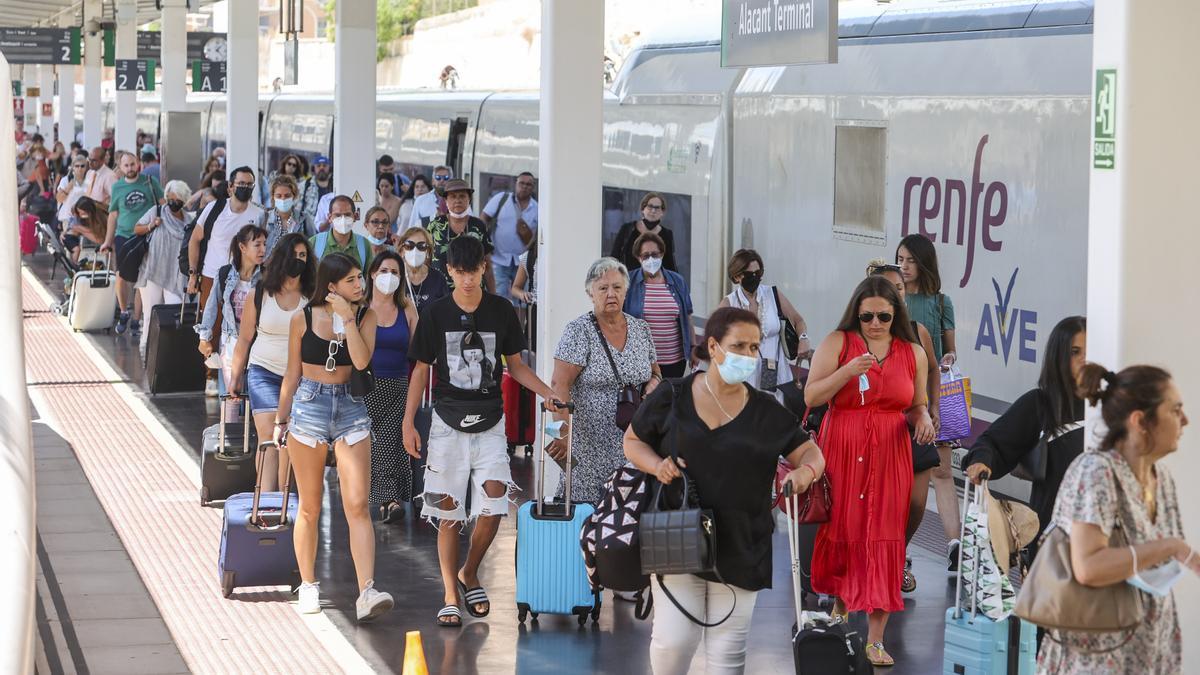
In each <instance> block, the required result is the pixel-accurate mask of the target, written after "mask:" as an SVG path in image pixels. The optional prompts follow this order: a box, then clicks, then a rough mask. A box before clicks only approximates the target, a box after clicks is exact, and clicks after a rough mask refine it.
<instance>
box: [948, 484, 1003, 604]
mask: <svg viewBox="0 0 1200 675" xmlns="http://www.w3.org/2000/svg"><path fill="white" fill-rule="evenodd" d="M966 492H967V494H968V496H967V507H966V510H965V512H964V513H963V531H962V543H961V546H962V549H961V550H962V564H961V565H960V566H959V574H961V575H962V584H961V593H962V595H961V596H960V601H961V603H962V606H964V607H971V608H973V609H974V610H977V611H978V612H979V613H980V614H983V615H984V616H986V617H988V618H989V619H992V620H993V621H1003V620H1004V619H1007V618H1008V615H1009V614H1012V611H1013V607H1014V606H1015V605H1016V593H1015V592H1014V591H1013V587H1012V581H1011V580H1009V578H1008V575H1006V574H1003V573H1001V571H1000V567H999V566H998V565H997V564H996V556H995V553H994V552H993V551H992V543H991V539H990V537H989V533H988V516H987V499H986V497H985V495H986V493H987V486H986V484H985V485H983V486H979V487H975V489H974V491H972V490H971V489H969V488H968V489H967V490H966ZM972 496H974V497H975V498H974V499H972V498H971V497H972Z"/></svg>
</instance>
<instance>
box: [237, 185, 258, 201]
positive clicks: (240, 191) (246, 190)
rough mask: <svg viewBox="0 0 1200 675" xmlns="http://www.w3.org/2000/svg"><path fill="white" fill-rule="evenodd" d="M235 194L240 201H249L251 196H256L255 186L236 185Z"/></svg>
mask: <svg viewBox="0 0 1200 675" xmlns="http://www.w3.org/2000/svg"><path fill="white" fill-rule="evenodd" d="M233 196H234V197H235V198H236V199H237V200H238V201H239V202H248V201H250V198H251V197H253V196H254V188H252V187H246V186H245V185H243V186H241V187H236V188H234V189H233Z"/></svg>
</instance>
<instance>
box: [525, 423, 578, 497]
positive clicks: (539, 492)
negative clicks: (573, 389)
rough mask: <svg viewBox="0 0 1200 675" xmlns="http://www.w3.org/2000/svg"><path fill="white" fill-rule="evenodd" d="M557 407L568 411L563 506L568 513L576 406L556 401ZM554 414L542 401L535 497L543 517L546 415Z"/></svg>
mask: <svg viewBox="0 0 1200 675" xmlns="http://www.w3.org/2000/svg"><path fill="white" fill-rule="evenodd" d="M554 403H555V404H556V405H555V407H556V408H557V409H559V410H561V409H563V408H565V409H566V411H567V460H566V467H567V469H566V473H567V476H566V486H567V487H566V489H565V490H564V492H563V505H564V507H565V508H566V512H567V513H570V510H571V450H572V448H571V445H572V437H573V436H574V435H575V404H574V403H571V402H567V403H563V402H561V401H555V402H554ZM548 412H552V411H551V408H550V404H548V403H547V402H545V401H542V402H541V403H540V404H538V447H539V448H541V454H540V455H539V456H538V461H539V463H540V466H539V467H538V480H537V484H536V485H535V487H534V491H533V496H534V499H535V500H536V502H535V503H536V504H537V514H538V516H539V517H540V516H542V515H543V514H542V504H543V503H544V502H545V501H546V500H545V496H546V455H547V454H548V453H547V452H546V413H548Z"/></svg>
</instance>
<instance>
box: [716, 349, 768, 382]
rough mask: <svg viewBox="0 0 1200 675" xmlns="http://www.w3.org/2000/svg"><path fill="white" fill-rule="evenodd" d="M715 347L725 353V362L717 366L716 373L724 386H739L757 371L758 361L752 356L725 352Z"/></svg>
mask: <svg viewBox="0 0 1200 675" xmlns="http://www.w3.org/2000/svg"><path fill="white" fill-rule="evenodd" d="M717 347H718V348H719V349H720V350H721V351H723V352H725V360H724V361H723V362H721V363H718V364H717V372H718V373H720V374H721V379H722V380H725V384H741V383H742V382H745V381H746V380H748V379H750V377H751V376H753V375H754V371H755V370H757V369H758V359H756V358H754V357H753V356H746V355H745V354H735V353H733V352H729V351H725V348H724V347H721V346H720V345H717Z"/></svg>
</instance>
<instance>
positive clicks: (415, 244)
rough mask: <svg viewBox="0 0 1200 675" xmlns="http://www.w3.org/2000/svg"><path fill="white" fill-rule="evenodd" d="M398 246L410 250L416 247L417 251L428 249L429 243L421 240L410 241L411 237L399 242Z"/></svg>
mask: <svg viewBox="0 0 1200 675" xmlns="http://www.w3.org/2000/svg"><path fill="white" fill-rule="evenodd" d="M400 247H401V248H403V249H404V250H405V251H411V250H413V249H414V248H415V249H417V250H418V251H428V250H429V244H427V243H425V242H423V241H412V240H411V239H409V240H405V242H404V243H403V244H401V245H400Z"/></svg>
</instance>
